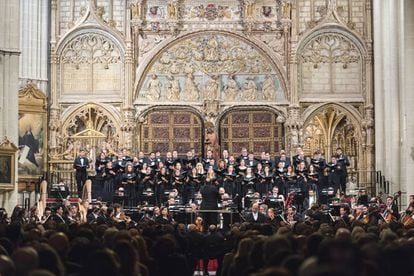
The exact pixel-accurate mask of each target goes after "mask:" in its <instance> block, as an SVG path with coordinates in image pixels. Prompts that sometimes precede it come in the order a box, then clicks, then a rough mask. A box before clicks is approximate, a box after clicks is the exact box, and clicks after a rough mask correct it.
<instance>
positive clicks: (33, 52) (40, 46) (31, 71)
mask: <svg viewBox="0 0 414 276" xmlns="http://www.w3.org/2000/svg"><path fill="white" fill-rule="evenodd" d="M20 3H21V5H20V21H21V22H20V49H21V55H20V68H19V78H20V85H21V86H22V85H24V84H26V81H27V80H28V79H30V80H32V81H33V82H34V83H35V84H36V85H37V87H39V89H40V90H42V91H44V92H46V91H47V82H48V76H47V67H48V58H47V55H48V39H49V34H48V22H49V1H48V0H31V1H24V0H21V1H20Z"/></svg>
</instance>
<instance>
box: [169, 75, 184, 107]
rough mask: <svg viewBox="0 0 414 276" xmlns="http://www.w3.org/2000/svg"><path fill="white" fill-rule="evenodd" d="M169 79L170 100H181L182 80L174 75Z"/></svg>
mask: <svg viewBox="0 0 414 276" xmlns="http://www.w3.org/2000/svg"><path fill="white" fill-rule="evenodd" d="M169 79H170V83H169V85H168V94H167V99H168V100H170V101H178V100H180V93H181V88H180V82H179V81H178V80H177V79H176V78H174V76H169Z"/></svg>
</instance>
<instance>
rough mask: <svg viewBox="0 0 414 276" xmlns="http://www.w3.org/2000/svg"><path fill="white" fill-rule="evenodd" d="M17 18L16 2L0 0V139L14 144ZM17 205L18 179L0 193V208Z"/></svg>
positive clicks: (16, 101) (18, 24)
mask: <svg viewBox="0 0 414 276" xmlns="http://www.w3.org/2000/svg"><path fill="white" fill-rule="evenodd" d="M19 18H20V16H19V1H7V0H0V141H1V142H2V141H3V139H4V137H7V138H8V139H9V140H10V141H11V142H13V143H14V144H15V145H17V144H18V116H17V115H18V109H19V107H18V90H19V89H18V80H19V79H18V77H19V55H20V48H19V39H20V36H19V34H20V32H19V26H20V22H19ZM1 142H0V143H1ZM15 168H17V160H16V163H15ZM15 179H16V180H17V169H16V170H15ZM16 204H17V181H16V183H15V188H14V189H13V190H9V191H6V192H3V191H1V192H0V206H1V207H4V208H6V210H7V211H8V212H9V213H11V211H12V210H13V208H14V207H15V206H16Z"/></svg>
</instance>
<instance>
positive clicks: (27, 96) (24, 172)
mask: <svg viewBox="0 0 414 276" xmlns="http://www.w3.org/2000/svg"><path fill="white" fill-rule="evenodd" d="M47 126H48V123H47V97H46V95H45V94H44V93H43V92H42V91H41V90H39V89H38V88H37V86H36V84H34V83H32V82H31V81H28V82H27V84H26V86H24V87H23V88H21V89H20V90H19V146H18V149H19V154H18V176H19V182H18V183H19V191H32V190H33V189H34V185H33V184H35V183H36V182H38V181H39V179H40V178H41V177H42V176H43V175H44V174H45V172H46V171H47V154H46V153H47V151H48V150H47V147H48V142H47V139H48V127H47Z"/></svg>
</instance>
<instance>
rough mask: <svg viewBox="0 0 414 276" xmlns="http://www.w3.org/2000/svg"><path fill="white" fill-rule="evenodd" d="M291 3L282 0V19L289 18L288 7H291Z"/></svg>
mask: <svg viewBox="0 0 414 276" xmlns="http://www.w3.org/2000/svg"><path fill="white" fill-rule="evenodd" d="M291 5H292V4H291V3H290V2H288V1H283V2H282V9H281V13H282V18H283V19H289V18H290V9H291Z"/></svg>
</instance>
